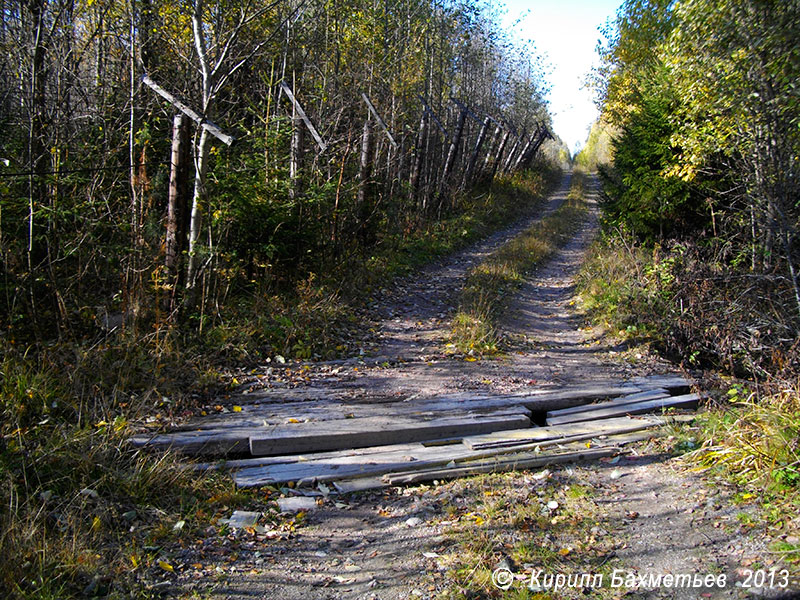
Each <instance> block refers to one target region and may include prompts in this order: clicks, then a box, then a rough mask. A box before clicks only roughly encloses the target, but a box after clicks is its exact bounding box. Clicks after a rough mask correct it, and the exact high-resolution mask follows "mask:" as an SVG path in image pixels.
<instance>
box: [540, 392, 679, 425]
mask: <svg viewBox="0 0 800 600" xmlns="http://www.w3.org/2000/svg"><path fill="white" fill-rule="evenodd" d="M661 398H669V392H667V390H665V389H664V388H658V389H655V390H648V391H646V392H638V393H636V394H630V395H628V396H619V397H618V398H614V399H613V400H609V401H608V402H597V403H595V404H583V405H581V406H573V407H572V408H562V409H560V410H550V411H548V412H547V417H548V418H550V417H561V416H564V415H571V414H574V413H578V412H585V411H590V410H596V409H600V408H605V407H607V406H610V405H614V406H623V405H625V404H635V403H637V402H644V401H645V400H660V399H661Z"/></svg>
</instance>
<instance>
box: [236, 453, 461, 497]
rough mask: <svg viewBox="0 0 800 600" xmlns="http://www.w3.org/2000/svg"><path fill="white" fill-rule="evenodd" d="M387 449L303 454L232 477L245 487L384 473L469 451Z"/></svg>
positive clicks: (443, 460)
mask: <svg viewBox="0 0 800 600" xmlns="http://www.w3.org/2000/svg"><path fill="white" fill-rule="evenodd" d="M386 448H387V449H386V450H385V451H383V452H370V453H369V454H348V453H345V452H335V453H334V452H330V453H320V454H315V455H312V456H308V457H305V456H304V457H302V460H300V461H298V462H290V461H286V462H279V463H275V464H269V465H263V466H259V467H250V468H245V469H241V470H239V471H236V472H235V473H234V474H233V480H234V482H235V483H236V485H237V486H239V487H244V488H247V487H256V486H260V485H268V484H272V483H284V482H290V481H294V482H298V481H316V482H323V481H333V480H339V479H348V478H353V477H367V476H376V475H383V474H385V473H389V472H391V471H393V470H395V471H396V470H399V469H404V468H407V466H408V465H409V464H411V463H414V464H420V465H422V466H437V465H444V464H447V463H448V462H450V461H451V460H453V458H458V457H462V456H464V457H466V456H469V455H470V454H471V451H470V450H469V449H468V448H466V447H463V446H462V447H460V448H459V447H455V448H453V447H452V446H438V447H436V448H425V447H424V446H422V445H421V444H418V445H417V446H416V448H413V449H409V447H408V446H407V445H405V444H398V445H396V446H387V447H386ZM294 458H295V459H296V458H297V457H294Z"/></svg>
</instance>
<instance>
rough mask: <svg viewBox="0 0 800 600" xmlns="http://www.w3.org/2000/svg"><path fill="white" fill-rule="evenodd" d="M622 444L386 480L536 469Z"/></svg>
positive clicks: (592, 455) (615, 450) (595, 456)
mask: <svg viewBox="0 0 800 600" xmlns="http://www.w3.org/2000/svg"><path fill="white" fill-rule="evenodd" d="M620 452H621V450H620V449H619V448H613V447H612V448H593V449H584V450H578V451H575V452H565V453H559V454H546V455H540V456H536V457H533V458H520V457H515V458H511V459H495V460H491V461H484V462H482V463H480V464H475V465H468V466H455V467H450V468H443V469H425V470H421V471H406V472H403V473H391V474H388V475H385V476H384V481H386V482H387V483H389V485H406V484H410V483H419V482H421V481H431V480H433V479H455V478H457V477H467V476H469V475H478V474H480V473H500V472H505V471H515V470H518V469H535V468H538V467H545V466H548V465H555V464H562V463H567V462H578V461H586V460H596V459H598V458H604V457H607V456H614V455H615V454H619V453H620Z"/></svg>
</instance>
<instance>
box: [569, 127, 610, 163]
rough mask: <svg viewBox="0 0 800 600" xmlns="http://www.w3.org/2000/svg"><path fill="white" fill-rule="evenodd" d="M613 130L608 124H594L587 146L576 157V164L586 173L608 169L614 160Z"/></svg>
mask: <svg viewBox="0 0 800 600" xmlns="http://www.w3.org/2000/svg"><path fill="white" fill-rule="evenodd" d="M612 136H613V130H612V128H611V127H610V126H609V124H608V123H606V122H604V121H602V120H598V121H595V122H594V123H592V128H591V129H590V130H589V137H588V139H587V140H586V145H585V146H584V147H583V148H581V151H580V152H578V155H577V156H576V157H575V163H576V164H577V165H578V166H579V167H580V168H581V169H582V170H584V171H586V172H589V173H591V172H595V171H597V169H598V167H601V166H602V167H608V166H609V165H610V164H611V161H612V159H613V148H612V144H611V143H612V139H613V138H612Z"/></svg>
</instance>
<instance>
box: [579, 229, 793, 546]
mask: <svg viewBox="0 0 800 600" xmlns="http://www.w3.org/2000/svg"><path fill="white" fill-rule="evenodd" d="M713 250H714V245H713V243H709V241H708V240H706V243H705V244H703V245H701V243H698V242H696V241H695V242H690V241H682V242H677V241H672V242H670V243H669V244H668V245H666V244H665V245H653V244H650V245H648V244H645V243H642V242H639V241H636V240H635V239H634V238H633V236H631V235H629V234H627V233H625V232H624V231H623V230H620V229H617V230H614V231H606V233H605V235H604V236H603V237H602V239H600V240H599V241H598V242H596V243H595V245H594V247H593V249H592V251H591V253H590V256H589V259H588V260H587V262H586V263H585V265H584V267H583V269H582V271H581V274H580V276H579V288H580V292H581V297H582V300H583V304H584V307H585V308H586V309H587V311H588V312H589V313H590V314H591V315H593V317H594V319H595V320H596V321H597V322H598V323H599V324H601V325H604V326H606V327H607V328H609V329H610V330H611V332H612V333H613V334H618V335H620V336H622V337H624V338H626V339H627V340H628V341H629V342H630V343H632V344H646V345H649V346H651V347H652V348H654V349H655V350H657V351H659V352H660V353H662V354H663V355H665V356H667V357H669V358H671V359H672V360H674V361H675V362H677V363H679V364H681V365H682V366H683V367H685V368H688V369H694V370H695V372H697V373H698V374H700V373H702V376H703V378H704V385H705V387H706V389H707V390H717V392H716V394H715V400H714V401H713V403H712V404H711V405H710V406H709V407H708V409H709V410H707V411H706V412H704V413H703V414H702V415H700V416H699V417H698V420H697V422H696V423H695V427H694V428H693V429H692V435H691V437H692V440H691V444H690V445H688V446H686V448H684V449H683V450H684V451H687V450H693V451H692V453H691V455H690V457H689V458H690V459H692V460H693V461H694V462H695V463H696V465H697V466H698V467H700V468H709V469H714V470H717V471H719V472H722V473H723V474H725V475H726V476H727V477H728V478H729V479H730V480H731V481H732V482H734V483H735V484H736V485H737V486H738V487H739V488H740V489H741V492H740V493H739V495H738V498H739V500H740V501H742V502H757V503H758V504H759V505H760V506H761V508H762V511H760V514H761V518H762V519H763V521H764V524H765V525H766V526H768V527H770V528H771V529H773V530H776V531H779V532H780V531H785V532H788V533H786V534H785V535H784V538H785V539H789V540H793V539H795V538H794V537H793V536H795V537H796V532H797V531H798V530H800V523H798V522H797V521H796V520H794V517H795V516H796V514H797V510H798V507H800V364H799V362H798V346H800V342H799V340H798V337H797V334H796V332H797V331H798V324H797V317H796V315H795V314H793V312H792V305H793V303H792V290H791V286H790V284H789V282H788V281H787V280H786V278H785V277H781V276H780V275H778V274H769V275H766V276H765V275H758V276H757V275H755V274H753V273H749V272H748V271H747V269H746V268H739V269H737V268H735V267H734V266H732V265H731V264H730V263H725V262H724V261H721V260H719V259H718V258H717V257H718V254H716V253H715V252H713ZM698 446H699V447H698ZM695 448H696V449H695ZM772 550H773V551H774V552H776V553H777V554H776V556H777V555H780V556H781V557H782V558H785V559H787V560H792V561H800V544H798V543H796V542H793V541H790V542H785V541H778V542H776V543H775V544H774V545H773V548H772Z"/></svg>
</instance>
